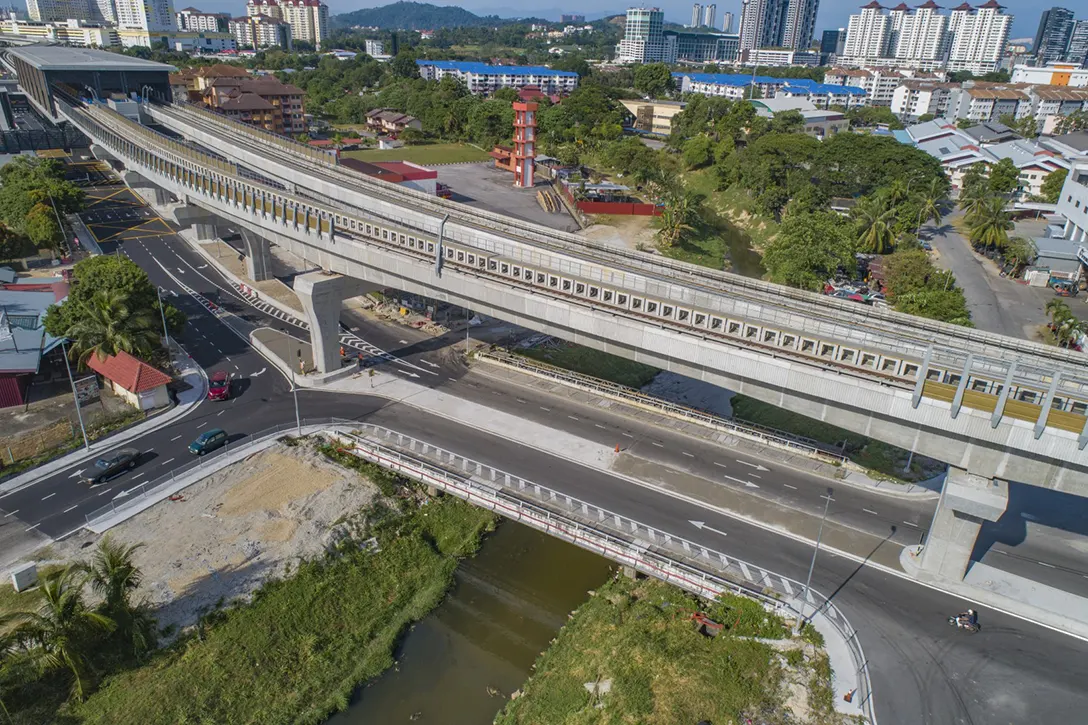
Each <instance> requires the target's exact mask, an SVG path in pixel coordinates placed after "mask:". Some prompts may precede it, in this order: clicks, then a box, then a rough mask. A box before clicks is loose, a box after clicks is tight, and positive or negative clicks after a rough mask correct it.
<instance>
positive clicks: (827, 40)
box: [820, 28, 846, 64]
mask: <svg viewBox="0 0 1088 725" xmlns="http://www.w3.org/2000/svg"><path fill="white" fill-rule="evenodd" d="M845 44H846V28H839V29H838V30H825V31H824V32H823V35H822V36H821V37H820V63H822V64H826V63H827V61H828V59H829V58H830V57H831V56H833V55H836V56H838V55H842V50H843V47H844V46H845Z"/></svg>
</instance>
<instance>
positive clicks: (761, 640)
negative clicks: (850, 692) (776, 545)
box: [495, 577, 844, 725]
mask: <svg viewBox="0 0 1088 725" xmlns="http://www.w3.org/2000/svg"><path fill="white" fill-rule="evenodd" d="M696 612H703V613H705V615H706V616H707V617H708V618H709V619H710V620H712V622H714V623H720V624H722V625H723V628H722V630H721V632H720V633H719V634H718V635H717V636H713V637H712V636H708V635H707V634H705V633H704V630H702V628H701V627H700V626H699V624H697V623H696V622H695V621H693V620H692V615H693V614H695V613H696ZM808 639H810V640H811V641H814V642H819V641H820V640H819V638H818V637H809V638H808ZM745 718H752V720H753V721H758V722H793V723H799V724H801V723H812V724H815V723H840V722H844V720H843V719H842V716H841V715H838V714H837V713H835V711H834V703H833V692H832V689H831V669H830V667H829V666H828V664H827V656H826V654H824V653H823V652H822V650H821V649H820V648H819V647H818V646H816V645H813V644H810V643H808V642H806V641H805V640H804V639H802V638H791V636H790V630H789V627H788V626H787V624H786V623H785V622H784V621H782V620H781V619H780V618H778V617H777V616H774V615H772V614H769V613H768V612H766V611H765V610H764V609H763V608H762V606H760V605H759V604H758V603H757V602H755V601H754V600H750V599H746V598H742V597H734V596H726V597H723V599H722V601H720V602H715V603H706V602H703V601H701V600H699V599H697V598H696V597H694V596H692V595H689V594H687V593H685V592H683V591H681V590H679V589H677V588H676V587H673V586H670V585H668V584H664V583H662V582H658V581H656V580H645V579H644V580H637V581H636V580H631V579H627V578H622V577H617V578H615V579H613V580H612V581H610V582H609V583H608V584H606V585H604V586H603V587H601V588H600V589H599V590H598V591H596V592H595V593H594V594H593V596H592V597H591V598H590V599H589V601H588V602H586V603H585V604H583V605H582V606H581V607H580V608H579V609H578V610H577V611H576V612H575V613H574V614H573V615H572V617H571V619H570V620H569V621H568V622H567V624H566V625H565V626H564V627H563V629H562V630H561V631H560V633H559V636H558V637H557V638H556V639H555V641H554V642H553V644H552V646H551V647H550V648H549V649H548V650H547V651H546V652H545V653H544V654H543V655H541V657H540V658H539V659H538V660H537V663H536V666H535V671H534V674H533V676H532V678H530V680H529V681H528V683H527V684H526V685H525V687H524V688H523V690H522V691H520V692H519V693H516V694H515V696H514V697H513V698H512V699H511V701H510V703H509V704H508V705H507V706H506V708H505V709H504V710H503V711H502V712H501V713H500V714H499V716H498V717H497V718H496V720H495V723H496V725H538V724H540V723H548V725H559V724H560V723H579V725H591V724H595V723H600V724H602V725H603V724H604V723H628V722H630V723H636V722H637V723H640V724H641V725H675V724H676V723H696V722H700V721H708V722H713V723H737V722H744V721H745Z"/></svg>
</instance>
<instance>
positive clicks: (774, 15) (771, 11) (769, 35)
mask: <svg viewBox="0 0 1088 725" xmlns="http://www.w3.org/2000/svg"><path fill="white" fill-rule="evenodd" d="M819 6H820V3H819V0H747V2H745V3H744V7H743V10H742V12H741V17H740V47H741V50H742V51H744V50H752V49H754V48H788V49H790V50H804V49H806V48H808V47H809V46H810V45H811V44H812V36H813V33H814V32H815V28H816V12H817V10H819Z"/></svg>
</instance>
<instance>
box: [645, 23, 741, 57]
mask: <svg viewBox="0 0 1088 725" xmlns="http://www.w3.org/2000/svg"><path fill="white" fill-rule="evenodd" d="M739 58H740V37H739V36H736V35H726V34H725V33H696V32H676V31H674V30H666V31H665V55H664V58H663V59H662V60H664V62H666V63H676V62H678V61H679V62H688V63H735V62H737V60H738V59H739Z"/></svg>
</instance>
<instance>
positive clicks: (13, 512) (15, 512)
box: [4, 509, 19, 519]
mask: <svg viewBox="0 0 1088 725" xmlns="http://www.w3.org/2000/svg"><path fill="white" fill-rule="evenodd" d="M17 513H19V509H15V510H14V511H12V512H11V513H9V514H4V518H5V519H6V518H7V517H8V516H14V515H15V514H17Z"/></svg>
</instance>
